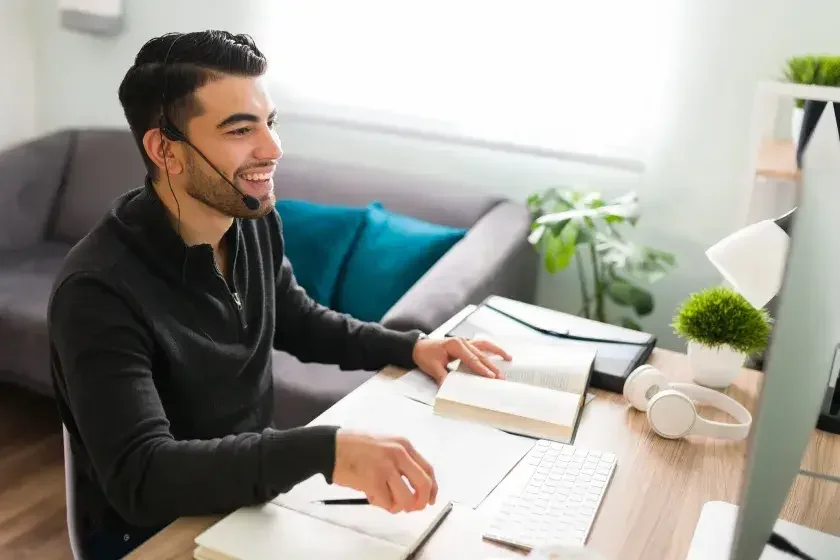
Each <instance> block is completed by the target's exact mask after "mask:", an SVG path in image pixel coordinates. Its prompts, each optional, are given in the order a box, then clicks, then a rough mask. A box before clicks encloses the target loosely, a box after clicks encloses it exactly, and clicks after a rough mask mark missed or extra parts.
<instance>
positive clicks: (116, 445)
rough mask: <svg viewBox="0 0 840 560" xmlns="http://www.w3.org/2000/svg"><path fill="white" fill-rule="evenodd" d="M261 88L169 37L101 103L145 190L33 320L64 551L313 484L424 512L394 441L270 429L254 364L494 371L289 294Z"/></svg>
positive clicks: (266, 373) (450, 346)
mask: <svg viewBox="0 0 840 560" xmlns="http://www.w3.org/2000/svg"><path fill="white" fill-rule="evenodd" d="M265 70H266V60H265V58H264V57H263V55H262V54H261V53H260V51H259V50H258V49H257V47H256V46H255V45H254V43H253V42H252V41H251V39H250V38H249V37H247V36H243V35H232V34H230V33H226V32H221V31H206V32H198V33H187V34H171V35H165V36H163V37H159V38H156V39H153V40H151V41H149V42H148V43H146V44H145V45H144V46H143V47H142V49H141V50H140V52H139V53H138V55H137V57H136V59H135V62H134V65H133V66H132V67H131V68H129V70H128V72H127V74H126V75H125V78H124V80H123V82H122V84H121V85H120V89H119V97H120V101H121V103H122V106H123V108H124V111H125V116H126V119H127V120H128V124H129V126H130V128H131V130H132V132H133V133H134V136H135V137H136V140H137V143H138V146H139V148H140V152H141V154H142V156H143V158H144V160H145V163H146V167H147V169H148V176H147V178H146V183H145V185H144V186H143V187H141V188H138V189H136V190H133V191H131V192H129V193H126V194H125V195H123V196H122V197H121V198H120V199H119V200H117V201H116V204H115V206H114V207H113V209H112V210H111V211H110V212H109V213H108V214H107V215H106V216H105V217H104V218H103V220H102V221H101V222H100V223H99V224H98V225H97V226H96V227H95V228H94V229H93V231H92V232H91V233H90V234H89V235H88V236H87V237H86V238H85V239H83V240H82V241H81V242H80V243H79V244H78V245H77V246H76V247H75V248H74V249H73V251H72V252H71V253H70V255H69V256H68V258H67V261H66V263H65V266H64V269H63V271H62V272H61V274H60V275H59V277H58V279H57V281H56V285H55V288H54V292H53V297H52V298H51V302H50V308H49V328H50V340H51V358H52V374H53V382H54V385H55V388H56V393H57V396H58V405H59V410H60V412H61V418H62V420H63V422H64V424H65V425H66V427H67V429H68V431H69V433H70V435H71V441H72V444H73V451H74V458H75V462H76V464H77V465H78V471H79V473H80V474H79V478H78V481H77V501H78V503H79V505H80V508H81V512H80V517H81V519H82V526H81V529H80V532H81V534H82V536H83V538H84V541H85V547H86V548H87V549H88V552H89V554H91V555H92V556H94V557H109V558H110V557H113V558H116V557H120V556H122V555H124V554H125V553H127V552H128V551H129V550H131V549H133V548H135V547H136V546H137V545H139V544H140V543H141V542H143V541H144V540H145V539H147V538H148V537H149V536H150V535H151V534H153V533H154V532H155V531H157V530H159V529H160V528H161V527H163V526H165V525H166V524H167V523H169V522H171V521H173V520H174V519H176V518H177V517H179V516H184V515H200V514H211V513H220V512H226V511H231V510H234V509H236V508H238V507H240V506H243V505H248V504H255V503H259V502H264V501H266V500H269V499H271V498H272V497H273V496H275V495H277V494H278V493H281V492H284V491H287V490H288V489H290V488H291V487H292V486H294V485H295V484H297V483H299V482H301V481H303V480H305V479H306V478H308V477H310V476H312V475H315V474H318V473H320V474H322V475H323V476H324V477H325V478H326V479H327V480H328V481H330V482H334V483H336V484H339V485H343V486H347V487H352V488H355V489H357V490H360V491H363V492H365V493H366V494H367V496H368V498H369V499H370V501H371V502H372V503H373V504H374V505H377V506H381V507H383V508H386V509H388V510H389V511H392V512H398V511H412V510H417V509H421V508H423V507H425V506H426V505H427V504H429V503H433V502H434V500H435V496H436V492H437V484H436V482H435V477H434V472H433V469H432V466H431V465H429V464H428V463H427V461H426V460H425V459H424V458H423V457H421V456H420V454H418V453H417V451H416V450H415V449H414V448H413V447H412V446H411V444H410V443H409V442H408V441H405V440H404V439H402V438H399V437H377V436H372V435H368V434H364V433H355V432H351V431H347V430H344V429H340V428H339V427H337V426H320V427H300V428H295V429H291V430H285V431H280V430H276V429H274V428H272V416H273V411H272V402H273V391H272V364H271V350H272V348H274V349H278V350H284V351H287V352H289V353H291V354H293V355H295V356H296V357H297V358H299V359H300V360H301V361H309V362H322V363H334V364H338V365H340V366H341V367H342V368H344V369H366V370H376V369H379V368H382V367H384V366H386V365H388V364H395V365H398V366H403V367H419V368H420V369H421V370H423V371H424V372H426V373H428V374H429V375H431V376H432V377H433V378H435V379H437V380H440V379H442V378H443V376H445V375H446V364H447V363H448V362H450V361H452V360H453V359H463V360H466V361H467V363H469V364H470V365H471V366H472V367H473V369H474V370H475V371H477V372H479V373H481V374H484V375H488V376H494V375H498V370H497V368H495V367H494V366H493V365H492V363H491V361H490V360H488V359H487V358H486V356H485V355H484V352H493V353H496V354H499V355H502V356H504V357H506V358H507V357H508V356H507V355H506V354H505V353H504V352H503V351H502V350H501V349H499V348H497V347H495V346H493V345H491V344H488V343H480V342H470V341H465V340H456V339H450V340H445V341H440V340H431V339H428V338H423V337H422V335H421V333H419V332H396V331H392V330H388V329H386V328H383V327H382V326H381V325H378V324H371V323H363V322H360V321H358V320H355V319H353V318H351V317H348V316H345V315H342V314H339V313H337V312H334V311H332V310H330V309H327V308H325V307H322V306H320V305H318V304H316V303H315V302H314V301H313V300H312V299H310V298H309V297H308V296H307V294H306V293H305V292H304V291H303V290H302V289H301V288H300V287H299V286H298V284H297V283H296V282H295V278H294V275H293V273H292V269H291V267H290V264H289V262H288V259H286V258H285V257H284V254H283V238H282V236H281V224H280V221H279V218H278V215H277V213H276V212H274V209H273V205H274V202H275V195H274V184H273V182H272V177H273V173H274V169H275V166H276V165H278V160H279V159H280V157H281V155H282V152H281V150H280V142H279V139H278V136H277V132H276V131H275V129H274V126H275V114H276V111H275V108H274V106H273V105H272V101H271V98H270V96H269V94H268V92H267V90H266V83H265V81H264V79H263V75H264V73H265ZM403 477H405V479H407V480H408V482H409V484H410V487H409V486H408V485H407V484H406V482H405V481H404V480H403Z"/></svg>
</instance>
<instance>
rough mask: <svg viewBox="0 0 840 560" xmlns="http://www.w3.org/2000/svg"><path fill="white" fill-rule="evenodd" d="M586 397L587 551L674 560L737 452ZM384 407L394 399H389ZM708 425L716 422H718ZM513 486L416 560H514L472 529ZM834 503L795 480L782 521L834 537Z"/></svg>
mask: <svg viewBox="0 0 840 560" xmlns="http://www.w3.org/2000/svg"><path fill="white" fill-rule="evenodd" d="M649 363H651V364H653V365H654V366H656V367H657V368H659V369H660V370H661V371H663V372H665V373H666V374H667V375H669V377H671V378H672V379H674V380H680V381H689V380H690V370H689V365H688V360H687V357H686V356H685V355H684V354H679V353H675V352H670V351H668V350H662V349H656V350H655V351H654V352H653V354H652V355H651V359H650V361H649ZM401 374H402V371H399V370H395V369H391V368H389V369H386V370H383V371H382V372H380V373H379V374H378V375H377V376H375V377H374V378H373V379H371V380H370V381H368V382H367V383H365V384H364V385H362V386H361V387H359V388H358V389H357V391H366V390H372V387H373V385H376V384H381V383H389V382H392V380H393V379H395V378H397V377H399V375H401ZM761 375H762V374H760V373H759V372H756V371H753V370H748V369H745V370H743V371H742V372H741V374H740V376H739V377H738V378H737V379H736V381H735V382H734V383H733V385H732V386H731V387H730V388H729V389H728V390H727V391H726V392H727V393H728V394H729V395H730V396H732V397H734V398H735V399H736V400H738V401H739V402H741V403H742V404H744V406H746V407H747V408H748V409H750V410H755V406H756V402H757V397H758V390H759V388H760V382H761ZM594 392H595V394H596V398H595V399H594V400H593V401H592V402H590V403H589V404H588V405H586V408H585V409H584V412H583V417H582V418H581V422H580V426H579V429H578V435H577V437H576V440H575V445H577V446H580V447H587V448H595V449H600V450H604V451H611V452H613V453H615V454H616V455H617V457H618V463H617V468H616V472H615V474H614V478H613V480H612V482H611V484H610V486H609V488H608V490H607V493H606V495H605V497H604V501H603V503H602V505H601V508H600V510H599V513H598V517H597V518H596V520H595V525H594V527H593V530H592V533H591V534H590V537H589V540H588V543H587V546H588V547H590V548H592V549H594V550H597V551H598V552H600V553H602V554H603V555H604V556H605V557H606V558H608V559H610V560H612V559H619V558H620V559H621V560H635V559H643V558H644V559H649V558H662V559H671V558H673V559H680V560H681V559H684V558H685V556H686V554H687V552H688V547H689V544H690V542H691V538H692V535H693V533H694V527H695V524H696V523H697V520H698V518H699V516H700V510H701V508H702V507H703V504H704V503H705V502H707V501H709V500H724V501H728V502H737V501H738V499H739V489H740V484H741V477H742V474H743V472H744V469H745V467H746V458H747V451H748V449H747V443H746V442H725V441H717V440H711V439H705V438H690V439H688V440H681V441H669V440H664V439H662V438H659V437H658V436H656V435H655V434H654V433H653V432H652V431H651V430H650V428H649V427H648V425H647V420H646V418H645V416H644V414H642V413H639V412H637V411H635V410H633V409H631V408H630V407H629V406H628V405H627V404H626V403H625V402H624V401H623V398H622V397H621V395H617V394H614V393H608V392H605V391H600V390H595V391H594ZM394 398H404V397H401V396H398V395H396V394H395V395H394ZM709 416H710V417H712V418H715V417H718V418H720V419H723V420H726V417H725V415H722V414H721V415H720V416H716V415H715V414H714V413H710V414H709ZM831 465H833V469H834V470H835V471H837V470H838V468H840V467H838V465H840V436H834V435H831V434H826V433H824V432H818V431H815V432H814V435H813V436H812V438H811V443H810V445H809V447H808V450H807V452H806V455H805V457H804V460H803V464H802V466H803V468H807V469H810V470H813V471H816V472H822V473H825V472H830V471H831V468H832V467H831ZM834 474H836V472H835V473H834ZM519 482H520V481H518V480H516V479H515V477H508V478H506V479H505V480H504V481H503V482H502V483H501V484H500V485H499V486H498V487H497V488H496V490H494V492H493V493H492V494H491V495H490V497H489V498H488V499H487V500H486V501H485V502H484V503H483V504H482V505H481V507H479V508H478V509H476V510H471V509H469V508H464V507H457V506H456V508H455V509H453V512H452V514H450V516H449V517H448V518H447V520H446V521H445V522H444V523H443V525H442V526H441V527H440V528H439V529H438V530H437V532H436V533H435V534H434V535H433V536H432V538H431V539H429V541H428V542H427V543H426V545H425V547H424V549H423V550H422V553H421V554H420V555H419V558H420V559H422V560H431V559H444V558H445V559H449V558H455V557H457V558H463V559H475V560H484V559H485V558H491V557H499V558H504V557H510V558H522V557H523V554H522V553H520V552H518V551H515V550H512V549H507V548H505V547H502V546H500V545H496V544H491V543H489V542H485V541H483V540H482V539H481V530H482V527H483V526H484V524H485V523H486V521H487V519H488V518H489V517H490V516H492V514H493V513H494V511H495V509H496V508H497V507H498V506H499V501H500V500H501V499H502V497H503V496H504V494H505V491H506V488H508V487H511V485H515V484H518V483H519ZM838 503H840V485H838V484H832V483H829V482H825V481H818V480H814V479H810V478H806V477H801V476H800V477H798V478H797V479H796V481H795V483H794V485H793V487H792V488H791V492H790V494H789V498H788V501H787V504H786V505H785V508H784V510H783V512H782V518H783V519H786V520H788V521H791V522H794V523H798V524H802V525H806V526H808V527H812V528H815V529H818V530H821V531H825V532H829V533H833V534H840V519H838V516H837V510H836V508H837V504H838ZM831 508H833V510H832V509H831ZM832 511H833V516H831V515H830V513H831V512H832ZM832 517H833V518H832ZM218 519H220V518H219V517H197V518H182V519H179V520H177V521H176V522H174V523H172V524H171V525H170V526H169V527H167V528H166V529H164V530H163V531H161V532H160V533H158V534H157V535H156V536H155V537H153V538H152V539H150V540H149V541H148V542H146V543H145V544H144V545H143V546H141V547H139V548H138V549H137V550H135V552H134V554H132V555H131V556H129V558H132V559H139V558H155V559H158V560H167V559H171V560H174V559H178V560H187V559H191V558H192V553H193V549H194V544H193V539H194V538H195V537H196V536H197V535H198V534H199V533H201V532H202V531H203V530H205V529H206V528H207V527H209V526H210V525H211V524H213V523H214V522H216V521H217V520H218ZM454 551H457V554H453V552H454Z"/></svg>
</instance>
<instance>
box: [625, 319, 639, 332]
mask: <svg viewBox="0 0 840 560" xmlns="http://www.w3.org/2000/svg"><path fill="white" fill-rule="evenodd" d="M621 326H622V327H624V328H625V329H633V330H634V331H640V330H642V326H641V325H640V324H639V323H637V322H636V321H634V320H633V319H631V318H630V317H622V318H621Z"/></svg>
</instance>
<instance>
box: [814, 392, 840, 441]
mask: <svg viewBox="0 0 840 560" xmlns="http://www.w3.org/2000/svg"><path fill="white" fill-rule="evenodd" d="M817 429H818V430H822V431H824V432H829V433H832V434H840V384H838V385H837V386H834V387H832V386H830V385H829V387H828V389H826V391H825V398H824V399H823V404H822V408H821V409H820V415H819V418H817Z"/></svg>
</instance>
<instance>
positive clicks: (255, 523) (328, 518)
mask: <svg viewBox="0 0 840 560" xmlns="http://www.w3.org/2000/svg"><path fill="white" fill-rule="evenodd" d="M299 505H300V504H298V505H295V506H294V507H295V509H292V508H290V507H286V506H284V505H281V504H279V503H277V502H276V501H275V502H268V503H266V504H263V505H261V506H255V507H246V508H241V509H239V510H237V511H236V512H234V513H232V514H230V515H228V516H227V517H225V518H223V519H222V520H221V521H219V522H218V523H216V524H215V525H213V526H212V527H210V528H209V529H207V530H206V531H204V532H203V533H201V534H200V535H199V536H198V537H196V539H195V544H196V548H195V551H194V553H193V558H195V559H196V560H263V559H267V558H282V559H283V560H310V559H313V558H318V559H319V560H350V559H353V560H356V559H358V558H365V559H366V560H406V559H407V558H410V557H411V556H412V555H413V554H414V553H415V552H416V551H417V550H418V549H419V548H420V547H421V546H422V545H423V544H424V543H425V541H426V540H427V538H428V537H430V536H431V534H432V533H433V532H434V529H436V528H437V527H438V525H440V523H442V522H443V520H444V518H445V517H446V515H447V514H448V513H449V512H450V511H451V508H452V503H451V502H438V503H437V504H436V505H435V506H429V507H427V508H426V509H424V510H422V511H418V512H411V513H398V514H391V513H389V512H387V511H385V510H383V509H381V508H376V507H374V506H366V505H353V506H336V505H321V504H307V505H306V507H302V508H301V507H298V506H299Z"/></svg>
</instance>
